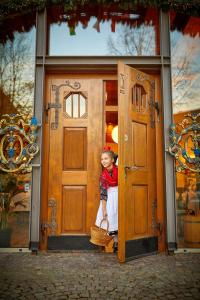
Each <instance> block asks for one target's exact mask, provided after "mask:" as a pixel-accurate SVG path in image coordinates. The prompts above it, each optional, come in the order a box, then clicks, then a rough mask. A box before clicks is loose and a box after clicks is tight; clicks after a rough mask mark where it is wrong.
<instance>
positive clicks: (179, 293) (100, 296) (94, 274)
mask: <svg viewBox="0 0 200 300" xmlns="http://www.w3.org/2000/svg"><path fill="white" fill-rule="evenodd" d="M0 270H1V272H0V300H11V299H15V300H16V299H20V300H23V299H24V300H40V299H41V300H43V299H44V300H51V299H54V300H65V299H83V300H84V299H94V300H95V299H97V300H109V299H116V300H119V299H120V300H121V299H122V300H123V299H124V300H125V299H126V300H127V299H133V300H137V299H138V300H139V299H141V300H145V299H147V300H151V299H152V300H154V299H156V300H159V299H172V300H173V299H181V300H184V299H195V300H197V299H198V300H199V299H200V290H199V287H200V254H197V253H196V254H188V253H187V254H176V255H174V256H166V255H156V256H155V255H154V256H149V257H145V258H140V259H138V260H134V261H130V262H128V263H125V264H119V263H118V261H117V257H116V255H114V254H105V253H92V252H77V253H74V252H57V253H53V252H52V253H49V252H47V253H46V252H40V253H39V254H38V255H37V256H35V255H31V254H29V253H20V254H18V253H1V254H0Z"/></svg>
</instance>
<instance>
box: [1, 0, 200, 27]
mask: <svg viewBox="0 0 200 300" xmlns="http://www.w3.org/2000/svg"><path fill="white" fill-rule="evenodd" d="M92 4H93V5H97V4H99V5H106V6H111V5H113V4H118V5H119V7H120V8H122V9H134V8H135V7H137V6H138V5H139V6H144V7H155V8H158V9H159V8H162V9H163V10H169V9H172V10H176V11H179V12H180V11H181V12H183V13H187V14H189V15H194V16H200V1H199V0H124V1H123V0H96V1H94V0H18V1H17V0H1V3H0V21H1V22H2V21H3V20H4V19H5V18H7V17H10V16H12V15H13V16H14V15H16V14H17V15H23V14H26V13H30V12H33V11H36V10H41V9H43V8H45V7H48V6H51V5H63V6H64V9H65V11H70V10H74V9H76V8H77V7H81V6H84V5H92Z"/></svg>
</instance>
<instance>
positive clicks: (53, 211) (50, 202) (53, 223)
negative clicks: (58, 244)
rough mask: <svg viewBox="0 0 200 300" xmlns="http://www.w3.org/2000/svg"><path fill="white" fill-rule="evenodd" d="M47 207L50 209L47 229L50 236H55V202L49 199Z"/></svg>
mask: <svg viewBox="0 0 200 300" xmlns="http://www.w3.org/2000/svg"><path fill="white" fill-rule="evenodd" d="M48 206H49V207H50V208H51V220H50V222H49V223H48V227H49V228H50V230H51V232H50V235H56V229H57V222H56V209H57V206H56V200H55V199H54V198H51V199H49V202H48Z"/></svg>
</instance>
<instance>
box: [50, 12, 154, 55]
mask: <svg viewBox="0 0 200 300" xmlns="http://www.w3.org/2000/svg"><path fill="white" fill-rule="evenodd" d="M135 16H136V15H135ZM96 22H97V19H96V18H95V17H92V18H91V19H90V21H89V22H88V26H87V28H86V29H84V28H83V27H82V25H81V24H80V22H79V24H78V26H77V27H76V28H75V35H70V30H69V27H68V25H67V23H65V22H62V23H61V24H59V25H58V24H52V25H51V26H50V41H49V49H50V51H49V55H81V56H87V55H116V53H114V50H113V49H112V47H111V46H109V45H108V41H109V40H112V42H113V43H114V45H115V46H117V48H118V52H119V53H118V55H136V54H138V53H136V49H135V51H134V49H133V48H132V53H130V51H128V49H126V48H125V47H124V45H122V43H123V42H122V40H123V35H125V34H127V32H129V34H132V33H133V30H134V33H135V41H136V44H137V46H138V48H142V47H143V49H142V51H143V53H142V55H154V54H155V29H154V26H151V25H141V26H140V27H138V28H137V27H135V28H130V27H129V26H127V25H125V24H122V23H116V27H115V32H112V31H111V21H104V22H100V24H99V26H100V32H98V31H97V26H98V25H97V23H96ZM142 35H143V37H144V38H143V39H142V38H141V36H142ZM120 41H121V44H120ZM141 41H142V43H145V44H147V43H148V42H151V47H146V46H145V47H144V46H143V45H141ZM134 52H135V53H134Z"/></svg>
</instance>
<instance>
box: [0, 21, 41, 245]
mask: <svg viewBox="0 0 200 300" xmlns="http://www.w3.org/2000/svg"><path fill="white" fill-rule="evenodd" d="M24 20H26V18H24ZM32 21H33V18H32V19H31V22H32ZM24 22H25V21H24ZM33 23H34V22H33ZM12 24H15V23H14V22H13V23H12ZM17 26H18V28H15V27H14V25H13V26H12V31H11V27H9V30H8V31H9V34H8V35H4V43H1V44H0V120H1V119H2V115H4V114H21V115H22V117H23V118H25V119H26V118H27V117H30V116H31V115H32V114H33V93H34V69H35V32H36V31H35V26H33V24H28V25H27V26H26V25H25V24H24V32H18V31H17V29H20V27H19V24H17ZM26 30H27V32H25V31H26ZM8 36H9V37H10V38H11V40H8V39H7V40H6V37H8ZM15 150H16V151H17V149H15ZM31 176H32V175H31V173H24V174H11V173H5V172H0V248H1V247H28V246H29V218H30V210H31V209H30V206H31Z"/></svg>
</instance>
